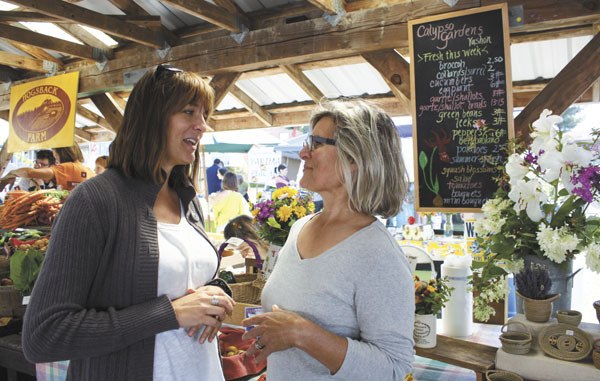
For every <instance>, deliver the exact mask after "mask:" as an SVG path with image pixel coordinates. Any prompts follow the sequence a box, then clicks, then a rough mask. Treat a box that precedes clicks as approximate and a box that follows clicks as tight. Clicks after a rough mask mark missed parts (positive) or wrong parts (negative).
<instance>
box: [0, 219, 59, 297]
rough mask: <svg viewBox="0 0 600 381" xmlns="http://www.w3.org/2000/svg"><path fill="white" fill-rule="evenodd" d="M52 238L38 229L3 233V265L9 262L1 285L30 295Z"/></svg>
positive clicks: (0, 243) (0, 240)
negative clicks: (12, 287)
mask: <svg viewBox="0 0 600 381" xmlns="http://www.w3.org/2000/svg"><path fill="white" fill-rule="evenodd" d="M49 239H50V237H49V236H47V235H45V233H44V232H42V231H40V230H37V229H16V230H14V231H3V232H2V235H1V236H0V245H1V247H2V252H3V253H2V255H1V259H2V263H5V262H8V264H9V266H7V267H8V272H4V273H2V274H1V275H2V279H1V280H0V285H2V286H14V288H15V289H16V290H18V291H21V292H24V293H29V292H31V290H32V289H33V284H34V283H35V280H36V279H37V276H38V273H39V271H40V268H41V266H42V262H43V261H44V254H45V253H46V250H47V248H48V242H49Z"/></svg>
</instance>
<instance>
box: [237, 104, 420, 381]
mask: <svg viewBox="0 0 600 381" xmlns="http://www.w3.org/2000/svg"><path fill="white" fill-rule="evenodd" d="M310 126H311V130H312V134H311V135H310V136H309V138H308V139H307V142H306V143H305V146H304V148H303V149H302V150H301V151H300V157H301V158H302V160H304V174H303V176H302V179H301V180H300V185H301V186H302V187H304V188H306V189H308V190H311V191H314V192H318V193H319V194H321V196H322V197H323V202H324V208H323V211H322V212H320V213H317V214H314V215H310V216H307V217H304V218H302V219H300V220H298V221H297V222H296V223H295V224H294V225H293V226H292V229H291V231H290V235H289V237H288V239H287V242H286V244H285V245H284V247H283V248H282V250H281V252H280V253H279V256H278V260H277V265H276V266H275V268H274V270H273V273H272V274H271V276H270V277H269V279H268V280H267V283H266V285H265V288H264V290H263V293H262V299H261V300H262V304H263V308H264V309H265V311H267V312H266V313H264V314H262V315H257V316H254V317H251V318H249V319H246V320H245V321H244V325H245V326H254V328H252V329H251V330H250V331H249V332H247V333H246V334H245V337H246V338H256V341H255V344H254V346H253V347H251V349H250V350H248V351H247V353H248V354H249V355H255V356H256V360H257V361H262V360H263V359H264V358H267V369H268V378H269V380H270V381H284V380H285V381H288V380H311V381H318V380H345V381H347V380H361V381H362V380H378V381H385V380H403V379H404V376H405V374H406V373H408V372H409V371H410V369H411V365H412V362H413V360H414V351H413V344H414V343H413V338H412V333H413V323H414V294H413V287H414V286H413V280H412V275H411V272H410V269H409V265H408V262H407V261H406V259H405V257H404V255H403V253H402V251H401V249H400V248H399V246H398V244H397V243H396V241H395V240H394V238H393V237H392V236H391V235H390V234H389V233H388V231H387V229H386V228H385V226H384V225H383V224H382V223H381V222H379V220H378V219H377V218H376V217H375V216H383V217H389V216H393V215H396V214H397V213H398V211H399V209H400V206H401V205H402V200H403V198H404V194H405V192H406V190H407V187H408V179H407V175H406V170H405V167H404V162H403V160H402V155H401V142H400V136H399V134H398V132H397V131H396V128H395V126H394V123H393V121H392V120H391V118H390V117H389V116H388V115H386V114H385V113H383V112H382V111H381V110H379V109H377V108H376V107H374V106H371V105H369V104H367V103H365V102H362V101H346V102H331V103H327V104H324V105H321V107H319V108H318V109H317V110H316V111H315V112H314V114H313V116H312V118H311V122H310ZM383 162H385V163H386V165H385V166H382V165H381V163H383Z"/></svg>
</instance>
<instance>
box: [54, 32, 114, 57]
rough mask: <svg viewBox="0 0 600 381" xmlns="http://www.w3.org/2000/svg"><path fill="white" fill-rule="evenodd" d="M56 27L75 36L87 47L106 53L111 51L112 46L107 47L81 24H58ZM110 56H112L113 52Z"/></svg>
mask: <svg viewBox="0 0 600 381" xmlns="http://www.w3.org/2000/svg"><path fill="white" fill-rule="evenodd" d="M56 26H57V27H58V28H60V29H62V30H64V31H65V32H67V33H69V34H70V35H72V36H74V37H75V38H77V39H78V40H79V41H81V42H83V43H84V44H86V45H89V46H93V47H95V48H99V49H102V50H104V51H105V52H110V51H111V47H110V46H108V45H106V44H105V43H104V41H102V40H100V39H99V38H96V36H94V35H93V34H91V33H90V32H88V31H87V30H86V29H85V28H84V27H82V26H81V25H79V24H58V25H56ZM110 54H112V52H111V53H110ZM107 58H109V59H110V58H112V56H107Z"/></svg>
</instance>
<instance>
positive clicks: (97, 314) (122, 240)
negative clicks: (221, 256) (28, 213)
mask: <svg viewBox="0 0 600 381" xmlns="http://www.w3.org/2000/svg"><path fill="white" fill-rule="evenodd" d="M186 180H187V179H186ZM186 183H187V186H185V187H181V188H176V191H177V193H178V195H179V197H180V199H181V200H182V203H183V205H184V209H185V215H186V219H187V220H188V221H190V223H192V225H193V226H194V227H195V228H196V230H198V231H199V232H200V233H201V234H202V235H204V236H205V237H206V233H204V230H203V228H202V217H201V216H202V214H201V209H200V206H199V204H198V202H197V200H196V197H195V196H196V193H195V191H194V189H193V187H192V186H191V185H190V184H189V181H186ZM159 190H160V185H155V184H149V183H145V182H142V181H140V180H136V179H131V178H127V177H125V176H123V175H122V174H121V172H119V171H117V170H114V169H111V170H108V171H107V172H105V174H102V175H100V176H96V177H94V178H92V179H90V180H87V181H86V182H84V183H82V184H80V185H79V186H77V188H75V190H74V191H73V192H72V193H71V195H70V196H69V198H68V200H67V201H66V203H65V205H64V207H63V209H62V210H61V212H60V213H59V215H58V218H57V220H56V222H55V224H54V226H53V228H52V238H51V240H50V245H49V247H48V251H47V253H46V258H45V261H44V264H43V266H42V270H41V272H40V274H39V277H38V279H37V281H36V284H35V287H34V289H33V293H32V295H31V300H30V302H29V305H28V306H27V312H26V314H25V320H24V325H23V350H24V352H25V356H26V357H27V359H28V360H29V361H31V362H50V361H57V360H65V359H70V360H71V363H70V366H69V372H68V378H69V379H72V380H78V381H80V380H144V381H146V380H151V379H152V369H153V361H154V336H155V335H156V334H157V333H160V332H164V331H167V330H171V329H177V328H179V325H178V323H177V319H176V316H175V311H174V310H173V308H172V306H171V302H170V301H169V299H168V298H167V297H166V296H160V297H157V296H156V294H157V279H158V258H159V253H158V238H157V223H156V218H155V217H154V214H153V212H152V207H153V205H154V202H155V200H156V197H157V195H158V191H159ZM215 255H216V251H215Z"/></svg>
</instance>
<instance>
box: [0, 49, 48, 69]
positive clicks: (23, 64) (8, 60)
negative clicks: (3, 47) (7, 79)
mask: <svg viewBox="0 0 600 381" xmlns="http://www.w3.org/2000/svg"><path fill="white" fill-rule="evenodd" d="M0 65H6V66H12V67H16V68H18V69H25V70H30V71H35V72H37V73H44V74H48V73H51V72H52V71H53V70H52V69H53V68H56V64H55V63H53V62H48V61H46V63H44V60H39V59H37V58H27V57H23V56H21V55H18V54H12V53H8V52H0Z"/></svg>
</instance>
